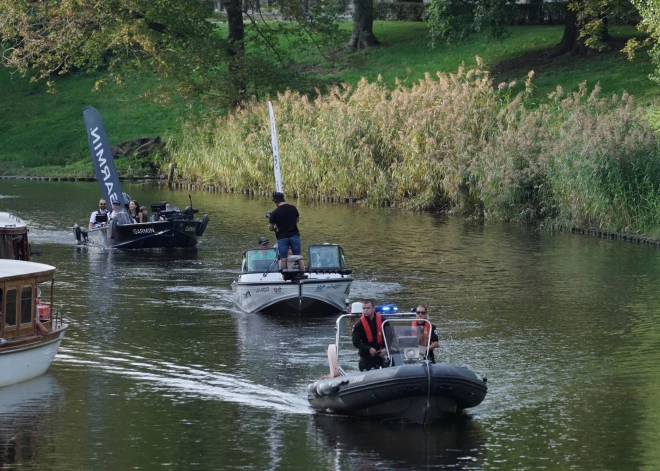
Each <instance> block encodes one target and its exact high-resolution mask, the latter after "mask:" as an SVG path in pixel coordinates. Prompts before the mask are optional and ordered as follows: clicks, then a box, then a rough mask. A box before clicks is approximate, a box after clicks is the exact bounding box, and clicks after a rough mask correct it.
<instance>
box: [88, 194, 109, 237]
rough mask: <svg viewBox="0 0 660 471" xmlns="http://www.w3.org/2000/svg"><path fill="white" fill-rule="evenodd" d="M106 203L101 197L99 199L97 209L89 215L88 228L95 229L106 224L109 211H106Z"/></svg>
mask: <svg viewBox="0 0 660 471" xmlns="http://www.w3.org/2000/svg"><path fill="white" fill-rule="evenodd" d="M107 206H108V205H107V203H106V202H105V200H104V199H103V198H101V199H100V200H99V209H98V211H94V212H93V213H92V215H91V216H90V217H89V226H88V228H89V229H95V228H97V227H103V226H105V225H107V224H108V218H109V216H110V213H109V212H108V207H107Z"/></svg>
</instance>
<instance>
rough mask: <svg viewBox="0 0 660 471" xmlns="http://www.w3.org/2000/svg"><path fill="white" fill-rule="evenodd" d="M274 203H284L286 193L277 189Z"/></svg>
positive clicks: (274, 194)
mask: <svg viewBox="0 0 660 471" xmlns="http://www.w3.org/2000/svg"><path fill="white" fill-rule="evenodd" d="M272 201H273V203H284V194H282V193H280V192H279V191H276V192H275V193H273V200H272Z"/></svg>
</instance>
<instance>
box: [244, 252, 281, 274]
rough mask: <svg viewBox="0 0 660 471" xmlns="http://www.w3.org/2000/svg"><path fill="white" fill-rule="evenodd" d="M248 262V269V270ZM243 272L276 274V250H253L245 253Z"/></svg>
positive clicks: (277, 268)
mask: <svg viewBox="0 0 660 471" xmlns="http://www.w3.org/2000/svg"><path fill="white" fill-rule="evenodd" d="M246 260H247V269H246ZM242 270H243V271H244V272H245V271H247V272H262V273H263V272H276V271H278V270H279V267H278V265H277V252H275V249H251V250H248V251H247V252H246V253H245V256H244V258H243V267H242Z"/></svg>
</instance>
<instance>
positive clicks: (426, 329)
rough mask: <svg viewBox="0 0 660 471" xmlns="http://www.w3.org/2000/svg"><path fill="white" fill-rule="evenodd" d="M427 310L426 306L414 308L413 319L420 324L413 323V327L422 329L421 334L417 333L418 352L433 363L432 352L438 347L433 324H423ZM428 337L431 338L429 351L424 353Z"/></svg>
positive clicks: (436, 333) (426, 318)
mask: <svg viewBox="0 0 660 471" xmlns="http://www.w3.org/2000/svg"><path fill="white" fill-rule="evenodd" d="M428 316H429V308H428V306H427V305H426V304H420V305H419V306H417V307H416V308H415V317H416V318H417V319H419V320H420V321H421V322H419V323H418V322H417V321H413V323H412V325H413V327H418V326H419V327H422V329H420V330H421V332H420V333H419V352H420V353H421V354H422V355H425V356H426V358H427V359H428V360H429V361H430V362H431V363H435V355H434V353H433V351H434V350H435V349H436V348H438V346H439V345H440V343H439V341H438V332H437V330H436V328H435V326H434V325H433V324H429V323H428V322H424V321H425V320H428ZM429 335H430V336H431V344H430V345H429V351H428V353H426V344H427V343H428V341H429Z"/></svg>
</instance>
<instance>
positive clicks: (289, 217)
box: [268, 191, 305, 271]
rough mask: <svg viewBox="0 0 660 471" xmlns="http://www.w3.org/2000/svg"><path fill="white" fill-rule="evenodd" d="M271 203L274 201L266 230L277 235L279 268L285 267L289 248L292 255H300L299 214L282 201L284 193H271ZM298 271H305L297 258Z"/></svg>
mask: <svg viewBox="0 0 660 471" xmlns="http://www.w3.org/2000/svg"><path fill="white" fill-rule="evenodd" d="M272 201H273V203H275V206H277V208H275V210H274V211H273V212H271V213H270V216H269V218H268V222H269V224H268V230H269V231H274V232H275V237H277V253H278V254H279V256H280V270H282V269H284V268H286V267H287V257H288V252H289V248H290V249H291V253H292V255H300V252H301V249H302V247H301V245H302V243H301V241H300V232H299V231H298V221H300V214H299V213H298V209H297V208H296V207H295V206H294V205H292V204H287V203H286V202H285V201H284V195H283V194H282V193H280V192H279V191H276V192H275V193H273V200H272ZM298 266H299V267H300V271H305V264H304V262H303V260H302V258H301V259H300V260H298Z"/></svg>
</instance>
